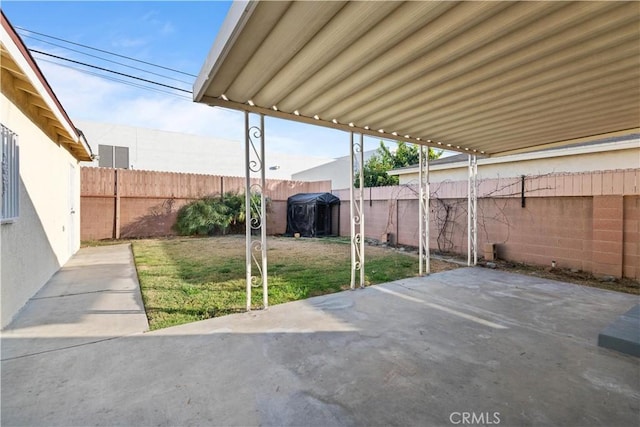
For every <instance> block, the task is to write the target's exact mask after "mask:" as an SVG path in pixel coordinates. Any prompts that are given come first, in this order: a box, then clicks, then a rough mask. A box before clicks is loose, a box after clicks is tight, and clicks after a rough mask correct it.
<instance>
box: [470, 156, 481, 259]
mask: <svg viewBox="0 0 640 427" xmlns="http://www.w3.org/2000/svg"><path fill="white" fill-rule="evenodd" d="M477 177H478V159H477V157H476V155H475V154H469V186H468V192H467V225H468V226H467V265H469V266H471V265H476V264H477V263H478V180H477Z"/></svg>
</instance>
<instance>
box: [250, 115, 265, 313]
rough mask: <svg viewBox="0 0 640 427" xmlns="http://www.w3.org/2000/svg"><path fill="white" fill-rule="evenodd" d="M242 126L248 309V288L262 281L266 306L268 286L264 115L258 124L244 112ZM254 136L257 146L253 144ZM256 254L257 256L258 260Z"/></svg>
mask: <svg viewBox="0 0 640 427" xmlns="http://www.w3.org/2000/svg"><path fill="white" fill-rule="evenodd" d="M244 127H245V193H244V196H245V199H244V201H245V239H246V241H245V243H246V254H245V264H246V286H247V311H250V310H251V289H252V287H253V286H254V285H255V286H258V287H259V286H260V285H262V304H263V307H264V308H265V309H266V308H267V307H269V292H268V290H269V288H268V282H267V213H266V209H267V204H266V197H265V194H264V190H265V189H266V188H267V187H266V180H265V155H264V152H265V143H264V115H263V114H260V125H259V126H249V113H248V112H247V111H245V113H244ZM254 139H257V140H258V143H259V147H258V148H256V141H254ZM252 172H253V173H259V174H260V180H259V182H257V183H252V182H251V173H252ZM253 194H259V195H260V206H258V205H257V203H256V200H255V197H251V196H252V195H253ZM254 230H260V238H259V239H254V236H253V231H254ZM258 256H259V257H260V259H259V260H258ZM253 263H255V265H256V268H257V269H258V274H259V276H257V277H256V276H253V274H252V271H251V270H252V265H253Z"/></svg>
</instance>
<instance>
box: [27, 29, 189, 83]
mask: <svg viewBox="0 0 640 427" xmlns="http://www.w3.org/2000/svg"><path fill="white" fill-rule="evenodd" d="M15 28H17V29H19V30H22V31H27V32H29V33H33V34H37V35H39V36H43V37H49V38H51V39H54V40H58V41H61V42H65V43H69V44H73V45H76V46H80V47H84V48H86V49H92V50H96V51H98V52H102V53H106V54H109V55H113V56H117V57H120V58H125V59H128V60H130V61H135V62H140V63H142V64H146V65H151V66H152V67H158V68H162V69H164V70H168V71H173V72H174V73H179V74H184V75H186V76H190V77H198V76H196V75H194V74H189V73H185V72H184V71H180V70H176V69H174V68H169V67H164V66H162V65H157V64H152V63H151V62H146V61H142V60H140V59H135V58H131V57H130V56H125V55H120V54H117V53H113V52H109V51H108V50H102V49H98V48H97V47H91V46H87V45H85V44H81V43H75V42H72V41H69V40H65V39H61V38H59V37H54V36H50V35H48V34H43V33H39V32H37V31H32V30H29V29H27V28H23V27H19V26H17V25H16V26H15Z"/></svg>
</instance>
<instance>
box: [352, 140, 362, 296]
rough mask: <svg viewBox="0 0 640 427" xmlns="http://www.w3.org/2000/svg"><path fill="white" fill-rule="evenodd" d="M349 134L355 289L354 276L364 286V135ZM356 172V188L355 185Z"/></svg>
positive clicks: (353, 285) (353, 284)
mask: <svg viewBox="0 0 640 427" xmlns="http://www.w3.org/2000/svg"><path fill="white" fill-rule="evenodd" d="M350 135H351V146H350V150H349V153H350V156H349V157H350V159H351V164H350V169H349V172H350V173H349V176H350V178H351V186H350V187H349V196H350V197H349V207H350V209H349V211H350V214H351V289H355V286H356V276H358V279H359V283H360V287H361V288H364V211H363V208H364V197H363V196H364V167H363V166H364V135H362V134H360V142H357V141H356V140H355V138H354V134H353V132H351V134H350ZM356 174H357V176H358V184H359V186H358V188H356V186H355V178H356Z"/></svg>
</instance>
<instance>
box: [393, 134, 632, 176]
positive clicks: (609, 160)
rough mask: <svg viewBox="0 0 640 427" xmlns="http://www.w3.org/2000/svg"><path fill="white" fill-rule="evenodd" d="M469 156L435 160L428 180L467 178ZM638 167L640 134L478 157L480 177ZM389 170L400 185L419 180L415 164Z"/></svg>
mask: <svg viewBox="0 0 640 427" xmlns="http://www.w3.org/2000/svg"><path fill="white" fill-rule="evenodd" d="M466 157H467V156H465V155H460V156H455V157H452V158H451V159H452V160H453V159H458V158H463V160H462V161H454V162H449V161H448V159H446V158H444V159H439V160H436V161H432V165H431V166H430V168H429V181H430V182H442V181H463V180H466V179H467V178H468V174H469V171H468V163H467V160H466ZM638 167H640V136H639V135H630V136H627V137H624V138H619V140H615V141H609V142H606V141H604V142H602V143H594V144H587V145H578V146H574V147H567V148H556V149H551V150H545V151H536V152H532V153H523V154H515V155H510V156H504V157H491V158H486V159H478V179H495V178H510V177H519V176H522V175H525V176H537V175H549V174H554V173H582V172H593V171H605V170H624V169H635V168H638ZM389 174H391V175H398V177H399V179H400V185H407V184H416V183H417V182H418V169H417V168H416V167H406V168H402V169H396V170H392V171H389Z"/></svg>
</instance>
